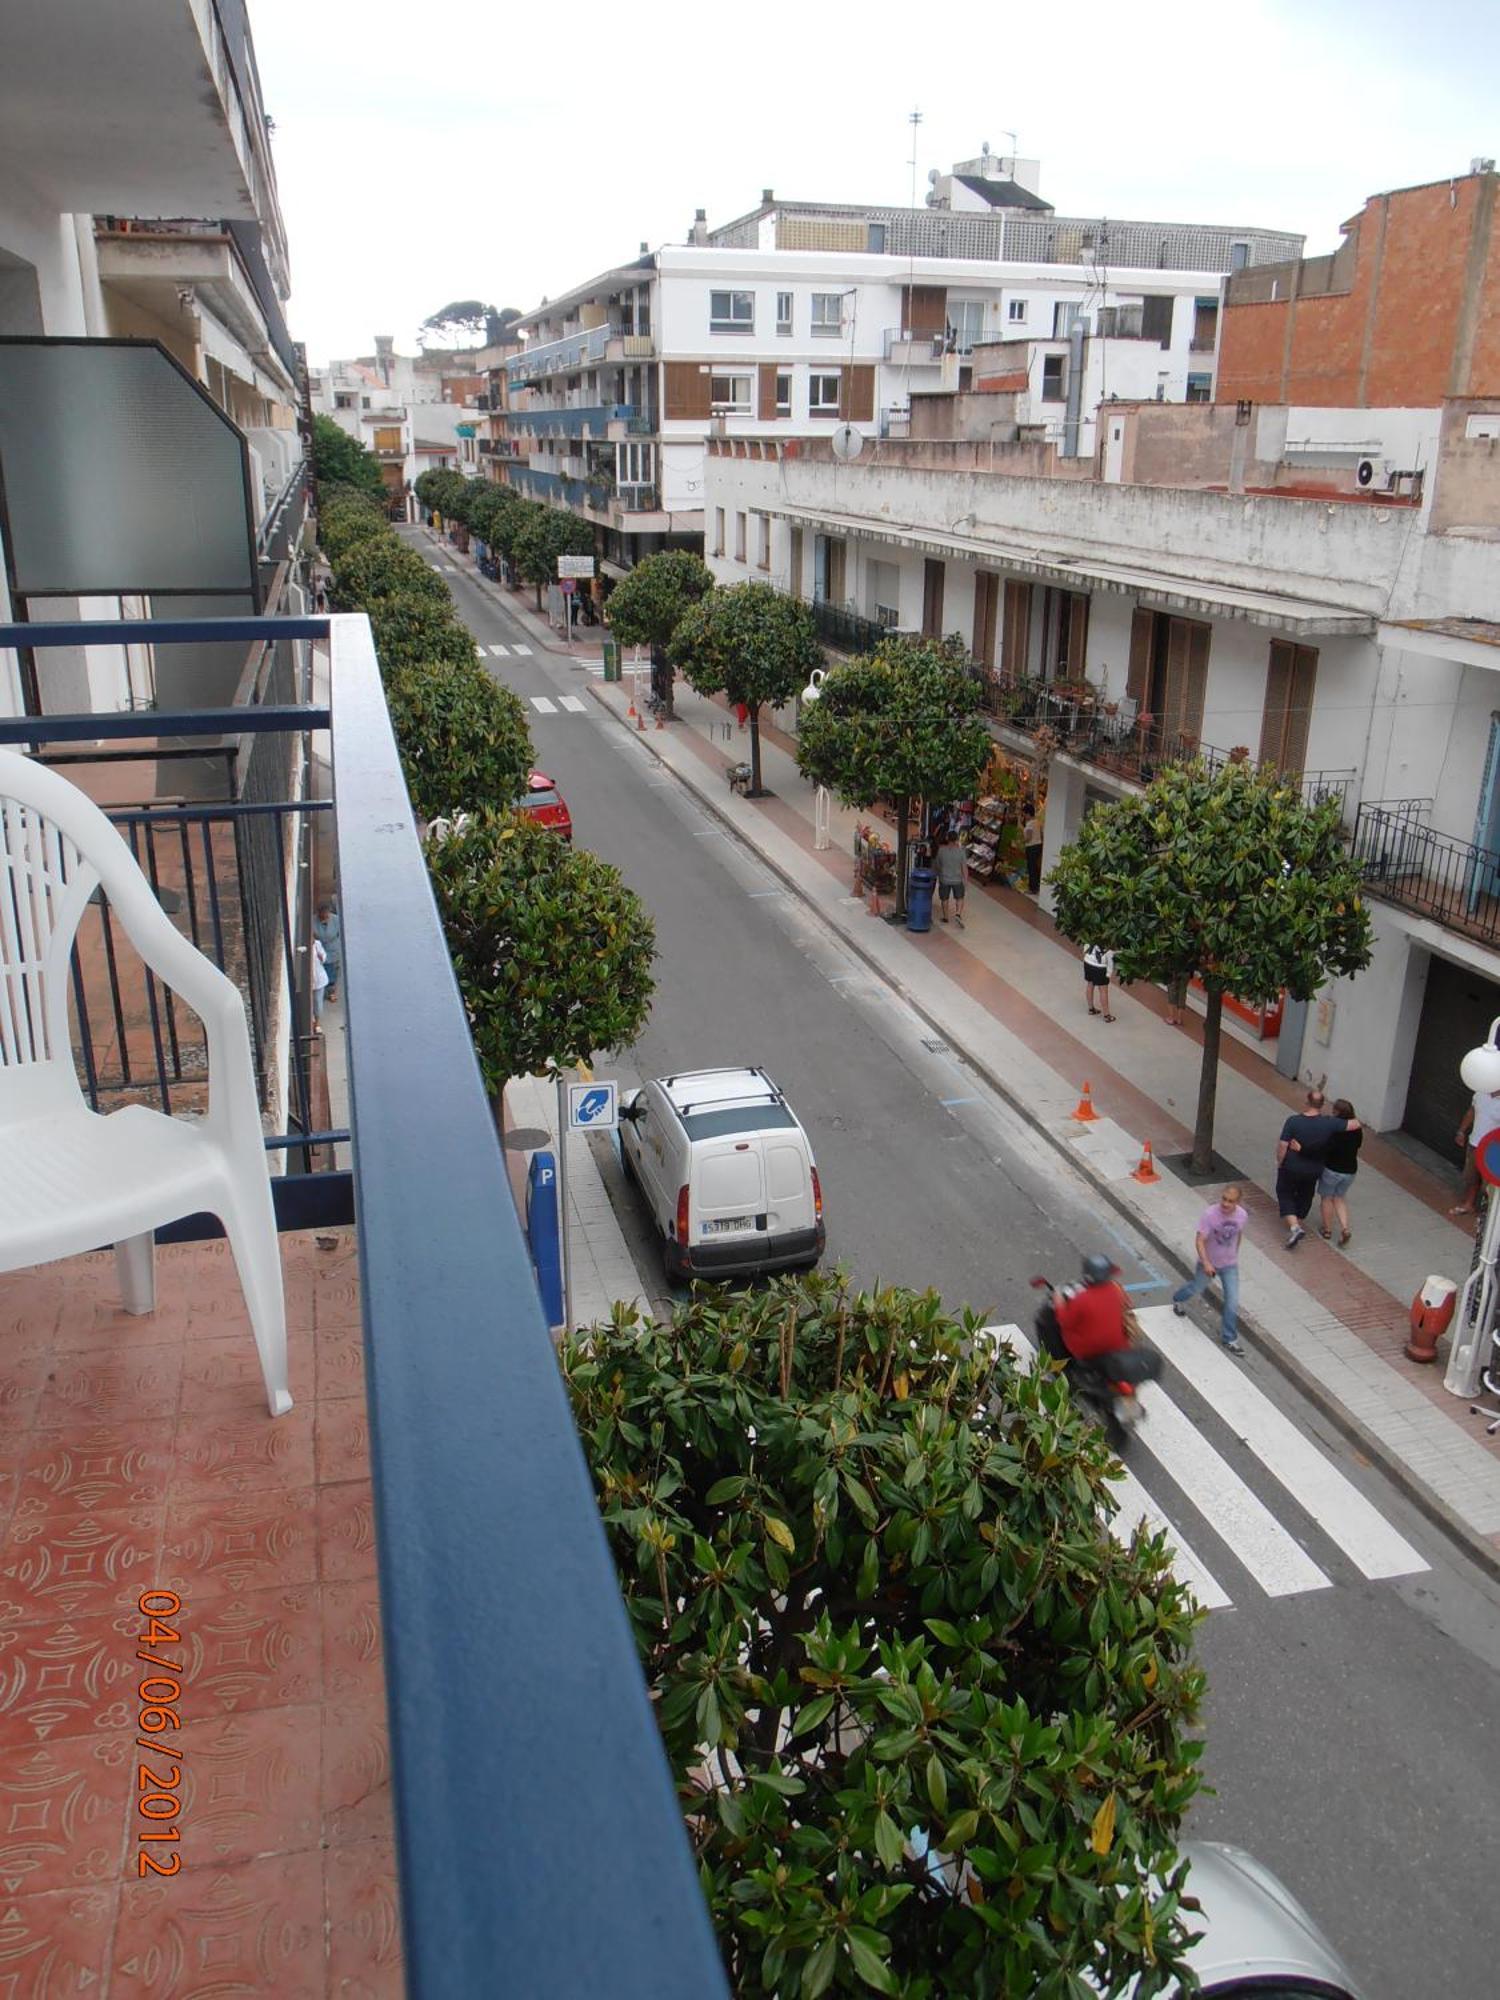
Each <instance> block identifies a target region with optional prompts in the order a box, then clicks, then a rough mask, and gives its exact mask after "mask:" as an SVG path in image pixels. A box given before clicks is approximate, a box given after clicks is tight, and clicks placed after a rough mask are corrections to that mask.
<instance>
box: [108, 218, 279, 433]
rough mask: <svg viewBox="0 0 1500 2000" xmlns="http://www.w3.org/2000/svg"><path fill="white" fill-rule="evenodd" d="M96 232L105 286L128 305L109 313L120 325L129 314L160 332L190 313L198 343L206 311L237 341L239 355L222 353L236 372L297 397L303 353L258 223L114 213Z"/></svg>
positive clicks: (270, 391) (269, 390)
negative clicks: (294, 343)
mask: <svg viewBox="0 0 1500 2000" xmlns="http://www.w3.org/2000/svg"><path fill="white" fill-rule="evenodd" d="M94 235H95V247H96V253H97V256H98V260H99V279H100V283H101V284H102V285H104V286H105V287H106V288H107V293H108V295H109V297H110V299H111V300H112V301H114V300H118V301H120V302H122V303H123V305H124V308H125V311H124V313H123V314H122V313H120V312H119V311H116V312H114V313H112V315H111V319H112V322H113V323H114V325H115V326H116V327H117V329H118V328H119V326H120V322H121V320H122V319H124V320H125V321H127V322H128V323H131V324H127V327H126V330H134V325H137V324H139V325H144V326H146V327H147V328H148V329H150V330H154V328H155V326H156V325H157V324H160V323H165V324H167V325H169V326H170V325H174V324H175V323H176V322H177V321H178V319H179V318H180V317H182V316H183V315H184V314H186V315H187V316H188V317H187V322H186V329H187V331H188V333H189V334H190V335H191V336H192V337H193V339H194V340H197V339H199V338H200V336H199V335H198V333H197V329H196V328H195V327H194V325H193V320H194V319H195V317H196V315H197V313H198V312H199V310H200V309H201V310H202V311H205V312H208V313H210V314H212V316H213V318H214V319H215V320H217V321H218V323H219V325H220V326H221V327H222V328H223V329H224V332H225V333H227V334H228V335H229V336H230V338H231V339H232V340H233V341H234V342H235V343H237V344H238V346H239V348H240V350H241V354H240V355H239V356H235V355H233V353H232V351H229V350H225V351H224V353H223V354H222V355H221V357H220V358H223V359H227V361H228V364H229V365H230V366H231V368H232V369H233V370H234V372H236V373H242V374H243V375H244V377H245V379H246V380H248V381H251V382H253V383H254V384H255V386H256V387H257V388H258V389H259V390H260V392H261V394H263V395H266V396H269V397H271V398H273V399H275V400H276V401H278V402H281V403H288V404H290V403H294V402H295V401H296V399H297V394H298V389H297V378H298V365H297V357H296V354H295V351H294V349H293V346H292V340H291V335H290V333H289V332H288V331H287V325H286V320H285V317H284V315H283V312H282V308H281V301H280V299H279V297H278V296H277V293H276V288H275V286H274V284H273V283H272V280H271V276H270V272H269V270H268V267H267V264H266V260H265V255H264V251H263V246H262V242H261V238H260V232H259V231H258V229H257V228H256V227H255V226H254V225H252V224H244V223H236V222H216V221H200V220H197V219H192V218H189V219H185V220H165V219H163V220H152V221H139V220H136V219H134V218H131V217H117V216H113V215H108V216H102V217H100V218H99V219H98V220H97V221H96V223H95V229H94ZM204 344H205V345H207V343H204ZM218 346H219V347H220V348H221V349H223V341H222V337H221V339H220V341H219V343H218Z"/></svg>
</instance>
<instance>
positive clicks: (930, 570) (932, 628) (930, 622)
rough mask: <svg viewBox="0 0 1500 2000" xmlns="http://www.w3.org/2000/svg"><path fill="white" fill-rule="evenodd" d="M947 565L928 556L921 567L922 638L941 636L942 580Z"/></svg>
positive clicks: (937, 637) (945, 574) (938, 637)
mask: <svg viewBox="0 0 1500 2000" xmlns="http://www.w3.org/2000/svg"><path fill="white" fill-rule="evenodd" d="M947 573H948V565H947V564H946V563H945V562H941V561H939V560H937V559H935V558H934V557H932V556H929V557H928V558H927V560H926V562H925V563H924V564H923V566H922V637H923V638H924V639H941V638H942V636H943V580H944V578H945V577H946V576H947Z"/></svg>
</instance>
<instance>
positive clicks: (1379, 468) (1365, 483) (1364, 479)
mask: <svg viewBox="0 0 1500 2000" xmlns="http://www.w3.org/2000/svg"><path fill="white" fill-rule="evenodd" d="M1387 470H1388V468H1387V465H1386V461H1385V460H1384V459H1383V458H1362V459H1360V460H1359V462H1358V463H1357V464H1356V466H1355V468H1354V483H1355V485H1356V486H1358V487H1359V488H1360V490H1361V491H1364V490H1365V489H1366V488H1367V487H1371V486H1375V485H1382V486H1383V485H1384V484H1385V477H1386V472H1387Z"/></svg>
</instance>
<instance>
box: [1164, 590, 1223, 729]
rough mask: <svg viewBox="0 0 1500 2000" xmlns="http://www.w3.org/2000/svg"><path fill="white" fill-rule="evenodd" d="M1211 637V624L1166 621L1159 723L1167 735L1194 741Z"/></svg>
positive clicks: (1205, 688)
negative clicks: (1164, 666) (1163, 680)
mask: <svg viewBox="0 0 1500 2000" xmlns="http://www.w3.org/2000/svg"><path fill="white" fill-rule="evenodd" d="M1211 636H1212V627H1211V626H1208V625H1200V624H1198V623H1197V622H1196V621H1195V620H1193V619H1191V618H1173V619H1170V620H1169V621H1168V627H1167V687H1166V694H1165V696H1164V698H1163V701H1162V724H1163V727H1164V729H1165V730H1166V733H1167V735H1168V736H1190V737H1192V738H1193V740H1194V741H1195V742H1196V741H1197V739H1198V737H1199V735H1200V734H1201V732H1202V729H1203V704H1204V699H1205V696H1206V695H1207V692H1208V647H1209V640H1210V638H1211Z"/></svg>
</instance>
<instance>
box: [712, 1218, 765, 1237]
mask: <svg viewBox="0 0 1500 2000" xmlns="http://www.w3.org/2000/svg"><path fill="white" fill-rule="evenodd" d="M754 1227H755V1217H754V1216H753V1215H721V1216H719V1217H718V1218H717V1219H716V1220H715V1221H713V1222H705V1223H704V1225H703V1234H704V1235H705V1236H733V1235H735V1234H737V1233H738V1232H739V1231H740V1230H742V1229H753V1228H754Z"/></svg>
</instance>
